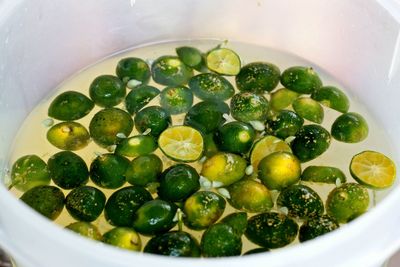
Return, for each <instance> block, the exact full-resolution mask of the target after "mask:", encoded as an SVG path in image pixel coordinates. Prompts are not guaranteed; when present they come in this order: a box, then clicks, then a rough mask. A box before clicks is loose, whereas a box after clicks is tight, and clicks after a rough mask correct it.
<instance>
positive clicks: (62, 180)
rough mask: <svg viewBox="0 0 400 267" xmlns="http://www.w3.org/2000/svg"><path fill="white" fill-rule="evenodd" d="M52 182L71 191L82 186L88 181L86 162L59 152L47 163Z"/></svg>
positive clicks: (70, 154) (73, 155) (73, 154)
mask: <svg viewBox="0 0 400 267" xmlns="http://www.w3.org/2000/svg"><path fill="white" fill-rule="evenodd" d="M47 166H48V168H49V172H50V176H51V179H52V180H53V182H54V183H55V184H56V185H58V186H59V187H61V188H63V189H73V188H76V187H79V186H81V185H84V184H86V183H87V181H88V180H89V170H88V167H87V165H86V162H85V161H84V160H83V159H82V158H81V157H80V156H79V155H77V154H75V153H73V152H70V151H61V152H58V153H56V154H54V155H53V156H51V157H50V158H49V160H48V161H47Z"/></svg>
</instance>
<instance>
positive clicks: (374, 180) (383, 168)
mask: <svg viewBox="0 0 400 267" xmlns="http://www.w3.org/2000/svg"><path fill="white" fill-rule="evenodd" d="M350 173H351V175H352V176H353V178H354V179H355V180H356V181H357V182H359V183H360V184H363V185H365V186H368V187H370V188H374V189H383V188H387V187H389V186H391V185H392V184H393V182H394V180H395V179H396V166H395V164H394V162H393V161H392V160H391V159H390V158H388V157H387V156H385V155H383V154H382V153H379V152H375V151H363V152H361V153H359V154H357V155H355V156H354V157H353V158H352V160H351V163H350Z"/></svg>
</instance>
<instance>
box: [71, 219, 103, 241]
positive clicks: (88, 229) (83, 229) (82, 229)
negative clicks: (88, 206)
mask: <svg viewBox="0 0 400 267" xmlns="http://www.w3.org/2000/svg"><path fill="white" fill-rule="evenodd" d="M65 229H68V230H71V231H73V232H75V233H77V234H79V235H81V236H84V237H87V238H89V239H93V240H97V241H101V240H102V239H103V236H102V235H101V233H100V231H99V229H98V228H97V227H96V226H94V225H93V224H91V223H88V222H74V223H71V224H69V225H67V226H66V227H65Z"/></svg>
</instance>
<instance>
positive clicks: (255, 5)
mask: <svg viewBox="0 0 400 267" xmlns="http://www.w3.org/2000/svg"><path fill="white" fill-rule="evenodd" d="M386 8H390V10H389V11H390V12H389V11H388V10H386ZM398 8H399V6H398V3H397V2H396V1H384V0H381V1H372V0H352V1H348V0H307V1H297V0H264V1H263V0H218V1H213V0H198V1H196V0H113V1H110V0H85V1H81V0H69V1H61V0H37V1H23V0H3V1H0V125H1V128H0V164H1V165H2V166H5V161H6V159H7V154H8V152H9V149H10V143H11V140H12V137H13V136H14V134H15V133H16V131H17V129H18V126H19V125H20V123H21V122H22V120H23V118H24V117H25V116H26V114H27V113H28V112H29V111H30V110H31V109H32V108H33V107H34V106H35V104H36V103H37V102H38V101H39V100H40V99H41V98H42V97H43V96H44V95H45V94H46V93H47V92H48V91H49V90H52V89H53V88H54V87H55V86H56V85H57V84H58V83H60V82H61V81H62V80H64V79H65V78H66V77H68V76H70V75H72V74H73V73H74V72H76V71H77V70H79V69H81V68H82V67H84V66H87V65H88V64H91V63H93V62H95V61H97V60H99V59H101V58H102V57H104V56H106V55H109V54H111V53H114V52H117V51H119V50H122V49H125V48H128V47H131V46H135V45H139V44H143V43H147V42H153V41H162V40H168V39H169V40H172V39H187V38H199V37H208V38H209V37H211V38H221V39H230V40H238V41H242V42H248V43H255V44H260V45H266V46H269V47H274V48H277V49H281V50H287V51H289V52H292V53H294V54H297V55H300V56H302V57H304V58H307V59H308V60H310V61H312V62H315V63H316V64H317V65H319V66H321V67H322V68H324V69H326V70H328V71H330V73H331V74H332V75H333V76H335V77H339V80H340V81H341V82H342V83H343V84H345V85H346V86H347V88H351V90H352V93H353V94H354V96H356V97H357V98H359V99H360V101H361V102H363V103H365V104H366V105H367V106H368V107H370V109H371V113H372V114H374V115H375V116H376V118H377V119H378V120H380V121H381V123H382V125H383V126H384V127H385V128H386V129H387V130H388V132H389V136H390V138H392V140H394V142H393V146H394V147H393V148H394V150H395V151H400V142H399V141H398V136H400V120H399V119H398V114H399V113H400V106H399V104H398V99H399V98H400V90H399V88H398V86H399V84H400V73H399V47H400V41H399V37H398V36H399V23H398V21H396V18H398V14H399V12H398V11H396V10H397V9H398ZM398 203H400V189H399V188H398V186H397V185H396V187H395V188H394V189H393V192H392V193H391V194H389V195H388V196H387V197H386V198H385V199H384V200H383V201H382V202H381V203H379V205H378V206H377V207H376V208H374V209H373V210H372V211H371V212H369V213H367V214H366V215H364V216H362V218H360V219H358V220H356V221H355V222H353V223H350V224H348V225H347V226H346V227H342V228H341V229H340V230H338V231H334V232H333V233H331V234H328V235H325V236H323V237H321V238H319V239H318V240H314V241H310V242H307V243H305V244H303V245H301V246H294V247H290V248H287V249H282V250H278V251H275V252H274V253H269V254H265V255H264V254H263V255H254V256H248V257H242V258H225V259H203V260H192V259H174V258H166V257H158V256H152V255H143V254H137V253H132V252H125V251H121V250H118V249H114V248H111V247H108V246H105V245H103V244H100V243H96V242H93V241H91V240H86V239H83V238H80V237H78V236H76V235H74V234H71V233H69V232H66V231H63V230H62V229H60V228H59V227H58V226H56V225H54V224H52V223H51V222H49V221H47V220H45V219H44V218H42V217H40V216H38V215H36V214H35V213H34V212H33V211H31V210H30V209H28V208H27V207H26V206H24V205H23V204H22V203H21V202H20V201H18V200H17V199H15V198H14V197H13V196H12V195H11V194H10V193H9V192H7V190H6V189H5V188H4V187H3V186H0V227H2V231H3V232H4V233H5V234H4V233H3V234H0V245H2V246H5V248H8V249H9V250H10V252H11V253H12V254H13V256H14V257H15V258H16V261H17V262H18V263H19V267H53V266H57V267H70V266H75V267H81V266H82V267H83V266H84V267H87V266H96V267H128V266H163V267H167V266H174V267H180V266H185V267H186V266H193V267H195V266H202V267H206V266H221V264H223V265H226V266H228V265H229V266H230V267H235V266H240V267H242V266H271V267H283V266H308V267H313V266H315V267H320V266H327V267H329V266H335V267H338V266H349V267H357V266H361V267H368V266H375V265H377V264H379V263H381V262H383V261H384V260H385V259H386V258H387V257H388V256H389V255H390V254H392V253H394V251H395V250H396V249H397V248H398V247H399V246H400V227H398V226H399V225H400V213H398V212H397V210H398Z"/></svg>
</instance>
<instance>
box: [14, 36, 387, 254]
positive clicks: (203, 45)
mask: <svg viewBox="0 0 400 267" xmlns="http://www.w3.org/2000/svg"><path fill="white" fill-rule="evenodd" d="M220 43H221V41H216V40H192V41H179V42H167V43H158V44H151V45H147V46H141V47H137V48H132V49H130V50H126V51H123V52H121V53H118V54H115V55H113V56H111V57H108V58H106V59H104V60H102V61H101V62H98V63H96V64H94V65H92V66H89V67H88V68H86V69H84V70H82V71H80V72H79V73H77V74H75V75H74V76H72V77H71V78H69V79H67V80H66V81H65V82H63V83H62V84H61V85H60V86H59V87H57V88H56V89H55V90H53V91H52V92H51V93H50V94H49V95H48V96H47V97H46V98H45V99H43V101H41V103H40V104H39V105H38V106H37V107H35V109H34V110H33V111H32V112H31V113H30V114H29V116H28V117H27V118H26V120H25V121H24V123H23V124H22V125H21V128H20V130H19V132H18V134H17V136H16V138H15V140H14V144H13V150H12V154H11V155H10V158H9V166H10V167H11V165H12V163H13V162H15V161H16V160H17V159H18V158H19V157H21V156H24V155H27V154H36V155H38V156H39V157H41V158H42V159H43V160H44V161H46V162H47V160H48V159H49V158H50V157H51V156H52V155H53V154H55V153H57V152H59V151H60V150H59V149H57V148H56V147H54V146H52V145H51V144H50V143H49V142H48V141H47V139H46V133H47V130H48V129H49V128H48V126H46V125H45V123H44V122H45V121H46V120H47V119H48V116H47V110H48V107H49V105H50V103H51V101H52V100H53V99H54V98H55V97H56V96H57V95H59V94H60V93H62V92H64V91H71V90H72V91H79V92H81V93H83V94H85V95H87V96H88V95H89V86H90V84H91V82H92V81H93V80H94V79H95V78H96V77H97V76H99V75H103V74H111V75H115V68H116V65H117V63H118V61H119V60H120V59H122V58H125V57H139V58H142V59H144V60H147V61H148V62H149V64H150V63H151V62H152V61H153V60H155V59H156V58H158V57H160V56H163V55H176V53H175V48H176V47H180V46H193V47H196V48H198V49H199V50H201V51H208V50H210V49H211V48H214V47H215V46H216V45H218V44H220ZM227 47H228V48H231V49H233V50H234V51H235V52H237V54H238V55H239V56H240V58H241V60H242V65H245V64H247V63H250V62H254V61H265V62H270V63H273V64H275V65H277V66H278V67H279V68H280V69H281V71H283V70H284V69H286V68H288V67H291V66H311V67H313V68H314V69H315V70H316V71H317V72H318V74H319V75H320V78H321V80H322V82H323V84H324V85H333V86H336V87H338V88H341V89H342V90H343V91H344V92H345V93H346V94H347V95H348V97H349V98H350V103H351V105H350V111H353V112H358V113H360V114H362V116H363V117H364V118H365V119H366V121H367V122H368V125H369V129H370V131H369V136H368V138H367V139H366V140H364V141H363V142H361V143H357V144H346V143H341V142H338V141H336V140H334V139H333V138H332V141H331V145H330V147H329V149H328V150H327V151H326V152H325V153H324V154H322V155H321V156H319V157H318V158H316V159H314V160H312V161H310V162H307V163H305V164H302V169H304V168H305V167H307V166H308V165H326V166H334V167H338V168H340V169H341V170H342V171H343V172H344V173H345V174H346V177H347V180H348V181H349V182H352V181H353V179H352V178H351V175H350V173H349V170H348V168H349V163H350V160H351V158H352V157H353V156H354V155H355V154H357V153H359V152H361V151H364V150H376V151H379V152H381V153H384V154H386V155H388V156H389V157H390V156H391V155H392V154H393V153H392V151H391V147H390V141H389V138H387V136H386V133H385V132H384V131H383V129H382V127H381V126H380V125H379V123H378V122H377V121H375V120H374V119H373V116H372V115H371V114H369V113H368V110H367V108H366V107H365V106H363V105H362V103H358V102H356V101H355V100H354V97H352V94H351V93H350V92H349V89H350V88H345V87H343V86H342V85H341V84H340V82H339V81H338V80H336V79H335V78H334V77H331V76H329V75H328V74H327V73H326V72H325V71H324V70H321V69H320V68H318V66H315V65H314V64H312V63H310V62H308V61H306V60H304V59H302V58H300V57H297V56H294V55H292V54H288V53H284V52H282V51H277V50H273V49H270V48H268V47H263V46H256V45H250V44H245V43H237V42H233V43H228V44H227ZM226 78H227V79H228V80H229V81H230V82H231V83H232V84H233V85H234V84H235V81H234V78H232V77H226ZM149 84H150V85H153V86H155V87H157V88H158V89H160V90H162V89H163V88H164V87H165V86H162V85H158V84H156V83H154V82H153V81H150V83H149ZM280 86H281V85H278V87H277V88H279V87H280ZM128 90H129V89H128ZM265 97H266V98H267V99H269V95H268V94H266V95H265ZM158 101H159V98H158V97H156V98H155V99H153V100H152V101H151V102H150V103H149V104H148V106H150V105H158ZM198 101H199V100H198V99H196V98H195V101H194V103H196V102H198ZM228 101H229V100H228ZM117 107H119V108H122V109H124V105H123V103H122V104H120V105H118V106H117ZM100 109H101V108H99V107H95V108H94V109H93V110H92V111H91V112H90V113H89V114H88V115H87V116H85V117H84V118H82V119H79V120H77V122H79V123H81V124H82V125H84V126H85V127H86V128H87V129H88V126H89V122H90V120H91V118H92V117H93V115H94V114H95V113H96V112H98V111H99V110H100ZM324 112H325V115H324V121H323V123H322V126H323V127H324V128H326V129H327V130H328V131H329V130H330V128H331V125H332V123H333V121H334V120H335V119H336V118H337V117H338V116H339V115H340V113H339V112H337V111H335V110H333V109H329V108H324ZM183 117H184V114H182V115H175V116H173V117H172V119H173V125H181V124H182V121H183ZM55 123H57V121H55ZM309 123H310V122H307V121H306V122H305V124H309ZM137 134H138V132H137V130H136V129H134V130H133V131H132V133H131V136H133V135H137ZM74 152H75V153H76V154H78V155H79V156H81V157H82V158H83V159H84V160H85V161H86V163H87V165H88V166H90V164H91V162H92V160H93V159H94V158H95V157H96V156H97V155H98V154H99V153H108V151H107V150H106V149H104V148H101V147H99V146H97V145H96V144H95V143H94V142H90V144H89V145H88V146H87V147H85V148H84V149H81V150H78V151H74ZM154 153H155V154H157V155H158V156H159V157H160V158H161V159H162V160H163V164H164V169H166V168H167V167H169V166H170V165H173V164H176V162H173V161H171V160H169V159H167V158H166V157H165V156H164V155H163V154H162V152H161V151H160V149H157V150H156V151H155V152H154ZM191 165H192V166H193V167H195V168H196V169H197V171H198V172H200V170H201V164H200V163H191ZM52 184H53V183H52ZM304 184H307V185H308V186H310V187H312V188H313V189H314V190H315V191H317V193H318V194H319V195H320V196H321V198H322V199H323V201H324V202H325V200H326V197H327V195H328V193H329V192H330V191H331V190H332V189H333V188H334V187H335V185H320V184H313V183H304ZM53 185H54V184H53ZM88 185H91V186H94V187H97V186H96V185H95V184H93V183H92V182H91V181H89V182H88ZM124 186H129V184H128V183H126V184H125V185H124ZM99 189H100V190H101V191H103V192H104V193H105V195H106V196H107V197H108V196H110V195H111V194H112V193H113V192H114V191H116V190H114V189H113V190H111V189H103V188H99ZM11 191H12V192H13V193H15V195H16V196H17V197H20V196H21V195H22V193H21V192H19V191H18V190H16V189H11ZM63 191H64V194H65V195H67V194H68V193H69V192H70V190H63ZM370 193H371V194H370V196H371V206H373V205H374V203H375V202H376V201H379V200H380V199H381V198H382V197H384V196H385V195H386V194H387V191H386V192H385V191H378V192H374V193H372V192H370ZM277 194H278V193H277V192H272V195H273V198H274V202H275V200H276V197H277ZM154 196H156V194H154ZM274 210H276V207H275V208H274ZM233 211H234V209H233V208H231V207H230V206H229V205H227V208H226V210H225V213H224V215H223V216H225V215H227V214H229V213H232V212H233ZM252 215H253V214H249V217H250V216H252ZM74 221H75V220H74V219H73V218H72V217H71V216H70V215H69V214H68V212H67V211H66V209H64V210H63V212H62V214H61V215H60V216H59V217H58V218H57V220H56V221H55V222H56V223H57V224H59V225H61V226H66V225H68V224H70V223H72V222H74ZM93 224H94V225H96V226H97V227H98V228H99V230H100V232H101V233H104V232H106V231H108V230H110V229H111V228H113V227H112V226H111V225H110V224H108V223H107V221H106V220H105V218H104V216H103V215H101V216H100V217H99V218H98V219H97V220H96V221H94V222H93ZM299 224H301V222H299ZM183 230H184V231H187V232H190V233H191V234H192V235H193V236H195V237H196V238H197V239H198V240H199V241H200V238H201V235H202V231H192V230H190V229H188V228H187V227H185V226H183ZM141 237H142V241H143V243H144V244H145V243H146V241H147V240H148V237H144V236H141ZM296 242H297V241H296ZM296 242H294V243H292V244H295V243H296ZM255 247H256V245H254V244H252V243H250V242H249V241H248V240H247V239H246V238H245V237H243V252H245V251H247V250H249V249H251V248H255Z"/></svg>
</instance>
